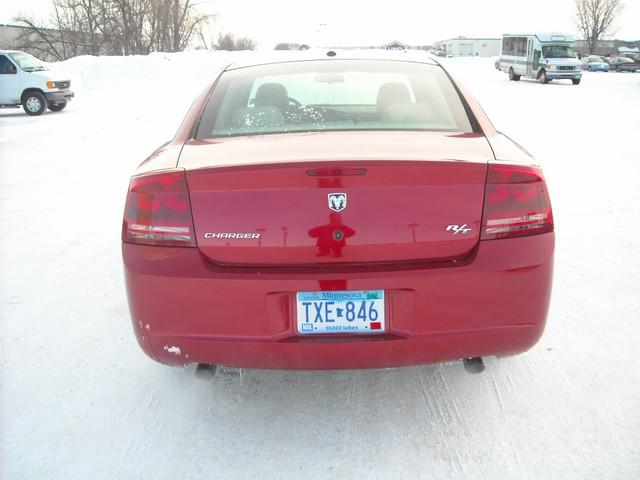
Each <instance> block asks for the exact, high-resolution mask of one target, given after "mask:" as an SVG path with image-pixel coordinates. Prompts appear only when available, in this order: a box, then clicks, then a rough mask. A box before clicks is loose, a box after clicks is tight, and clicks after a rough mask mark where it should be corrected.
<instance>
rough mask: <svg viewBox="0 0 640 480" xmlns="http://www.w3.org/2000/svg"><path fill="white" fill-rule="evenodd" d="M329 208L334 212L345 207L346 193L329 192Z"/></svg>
mask: <svg viewBox="0 0 640 480" xmlns="http://www.w3.org/2000/svg"><path fill="white" fill-rule="evenodd" d="M329 208H330V209H331V210H333V211H334V212H341V211H342V210H344V209H345V208H347V194H346V193H330V194H329Z"/></svg>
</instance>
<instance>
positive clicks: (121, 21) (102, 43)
mask: <svg viewBox="0 0 640 480" xmlns="http://www.w3.org/2000/svg"><path fill="white" fill-rule="evenodd" d="M193 1H194V0H53V13H52V15H51V18H50V21H49V24H50V25H51V26H50V27H49V28H47V27H44V26H42V24H41V23H39V22H36V21H35V20H34V19H33V18H32V17H25V16H22V17H18V18H16V19H15V20H16V21H19V22H23V23H25V24H26V25H27V26H28V28H27V30H26V31H25V33H24V34H23V35H22V38H21V39H20V40H19V41H18V42H17V43H18V47H19V48H22V49H24V50H27V51H31V52H32V53H35V54H39V55H40V56H43V57H49V58H51V57H52V58H54V59H58V60H62V59H65V58H70V57H73V56H76V55H83V54H85V55H103V54H120V55H136V54H143V55H144V54H147V53H149V52H153V51H163V52H176V51H181V50H184V49H185V48H186V47H187V46H188V45H189V43H190V42H191V40H192V38H193V37H194V36H195V35H196V33H197V31H198V29H199V27H200V25H202V24H203V23H205V22H206V21H207V20H208V19H209V18H210V17H211V16H209V15H202V14H201V13H200V12H198V11H197V10H196V9H195V5H194V3H193Z"/></svg>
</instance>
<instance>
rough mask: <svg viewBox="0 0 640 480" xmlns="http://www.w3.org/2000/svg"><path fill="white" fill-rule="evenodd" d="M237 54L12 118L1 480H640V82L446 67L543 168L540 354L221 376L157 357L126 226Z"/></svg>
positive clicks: (84, 71)
mask: <svg viewBox="0 0 640 480" xmlns="http://www.w3.org/2000/svg"><path fill="white" fill-rule="evenodd" d="M229 58H230V56H229V55H224V54H218V55H212V54H209V53H207V52H192V53H188V54H183V55H171V56H168V55H152V56H150V57H132V58H101V59H95V58H78V59H74V60H70V61H68V62H65V64H64V65H63V67H64V69H66V70H67V71H68V72H71V73H72V75H73V84H74V87H75V88H74V89H75V90H76V92H77V98H76V99H75V100H74V101H73V102H72V103H71V105H70V106H69V107H68V109H67V110H65V111H64V112H62V113H59V114H45V115H43V116H42V117H39V118H32V117H27V116H26V115H25V114H24V113H22V111H19V110H4V111H0V302H1V304H0V369H1V370H0V478H2V479H3V480H4V479H7V480H14V479H16V480H18V479H66V480H69V479H82V480H85V479H89V478H91V479H109V480H111V479H117V478H122V479H176V478H180V479H196V478H225V479H226V478H231V479H244V478H265V479H270V478H274V479H275V478H277V479H286V478H318V479H319V478H323V479H324V478H361V479H364V478H370V479H390V478H398V479H400V478H402V479H414V478H415V479H417V478H421V479H422V478H424V479H427V478H428V479H441V478H473V479H496V478H543V479H547V478H616V479H617V478H620V479H623V478H624V479H627V478H638V475H639V473H640V360H639V355H638V350H639V349H638V346H639V345H640V334H639V329H640V268H639V267H640V241H639V240H638V232H639V231H640V227H639V225H638V223H639V222H640V188H638V179H639V178H640V143H639V141H638V136H639V135H640V131H639V130H638V127H639V126H640V118H639V112H640V73H639V74H616V73H609V74H606V73H585V75H584V78H583V82H582V84H581V85H580V86H572V85H571V84H570V83H568V82H553V83H551V84H549V85H539V84H537V83H534V82H530V81H524V80H523V81H520V82H509V81H508V80H507V76H506V75H505V74H500V73H498V72H496V71H495V70H494V69H493V63H492V60H490V59H470V60H449V61H448V63H449V64H450V66H451V68H452V70H453V71H454V72H455V73H456V74H458V76H459V77H460V78H461V79H462V80H463V81H464V82H466V83H467V85H468V86H469V87H470V88H471V89H472V91H474V92H475V93H476V95H477V96H478V98H479V99H480V101H481V103H482V104H483V106H484V108H485V110H486V111H487V112H488V114H489V116H490V117H491V118H492V119H493V121H494V123H495V124H496V126H497V127H498V128H499V129H500V130H502V131H504V132H505V133H507V134H508V135H510V136H512V137H513V138H514V139H516V140H517V141H519V142H521V143H522V144H523V145H524V146H526V148H527V149H529V150H530V151H531V152H532V154H533V155H534V156H536V157H537V159H538V160H539V162H540V163H542V164H543V166H544V168H545V173H546V176H547V179H548V183H549V187H550V191H551V194H552V201H553V206H554V214H555V218H556V227H557V250H556V252H557V256H556V274H555V285H554V292H553V301H552V307H551V312H550V316H549V322H548V327H547V330H546V333H545V335H544V336H543V338H542V340H541V341H540V342H539V344H538V345H537V346H536V347H535V348H533V349H532V350H531V351H529V352H527V353H525V354H523V355H520V356H517V357H513V358H506V359H501V360H496V359H488V361H487V370H486V371H485V373H484V374H482V375H474V376H472V375H469V374H467V373H465V371H464V370H463V368H462V366H461V365H460V364H446V365H429V366H421V367H411V368H403V369H394V370H375V371H338V372H335V371H327V372H292V371H261V370H243V371H242V372H241V374H239V375H236V374H230V373H226V374H224V375H220V376H218V377H216V378H215V379H214V380H212V381H208V382H207V381H201V380H199V379H197V378H195V376H194V374H193V368H192V367H191V368H187V369H179V368H169V367H165V366H162V365H158V364H156V363H154V362H153V361H151V360H149V359H148V358H146V357H145V356H144V355H143V353H142V352H141V351H140V349H139V348H138V346H137V344H136V342H135V340H134V337H133V334H132V331H131V327H130V323H129V316H128V310H127V304H126V298H125V292H124V287H123V279H122V267H121V260H120V224H121V214H122V209H123V202H124V196H125V192H126V188H127V185H128V178H129V175H130V173H131V172H132V170H133V169H134V167H135V166H136V165H137V164H138V163H139V162H140V161H141V160H142V159H143V158H144V157H145V156H146V155H147V154H148V153H149V152H151V151H152V150H153V149H154V148H155V147H156V146H157V145H159V144H160V143H161V142H163V141H164V140H165V139H168V138H169V137H170V136H171V135H172V133H173V132H174V130H175V128H176V127H177V125H178V123H179V122H180V120H181V118H182V116H183V114H184V112H185V110H186V108H187V107H188V105H189V103H190V102H191V100H192V98H193V97H194V96H195V94H196V92H197V91H198V90H199V88H200V86H201V85H202V83H203V81H204V80H205V79H206V78H208V76H209V75H212V74H213V72H214V71H215V70H216V69H218V68H220V67H221V66H222V65H224V64H225V63H227V62H228V61H229ZM514 313H515V312H514Z"/></svg>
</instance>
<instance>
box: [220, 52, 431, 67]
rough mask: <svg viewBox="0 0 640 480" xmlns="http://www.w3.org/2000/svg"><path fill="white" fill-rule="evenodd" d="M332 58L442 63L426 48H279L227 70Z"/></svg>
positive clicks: (248, 58) (238, 62) (247, 58)
mask: <svg viewBox="0 0 640 480" xmlns="http://www.w3.org/2000/svg"><path fill="white" fill-rule="evenodd" d="M331 60H391V61H401V62H414V63H425V64H427V65H440V62H438V61H437V60H436V59H435V58H434V57H433V56H432V55H431V54H429V53H427V52H426V51H424V50H382V49H373V48H367V49H364V48H363V49H345V50H341V49H327V48H324V49H320V48H318V49H313V50H300V51H292V50H278V51H274V52H271V53H269V54H267V55H262V54H261V55H259V56H258V55H250V56H247V57H246V58H244V59H239V60H238V61H236V62H233V63H231V64H230V65H228V66H227V68H226V69H225V70H235V69H238V68H246V67H255V66H258V65H269V64H273V63H289V62H306V61H331Z"/></svg>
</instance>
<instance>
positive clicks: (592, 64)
mask: <svg viewBox="0 0 640 480" xmlns="http://www.w3.org/2000/svg"><path fill="white" fill-rule="evenodd" d="M582 69H583V70H588V71H590V72H608V71H609V64H608V63H607V62H605V61H604V59H603V58H602V57H598V56H596V55H590V56H589V57H587V58H585V59H584V60H583V62H582Z"/></svg>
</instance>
